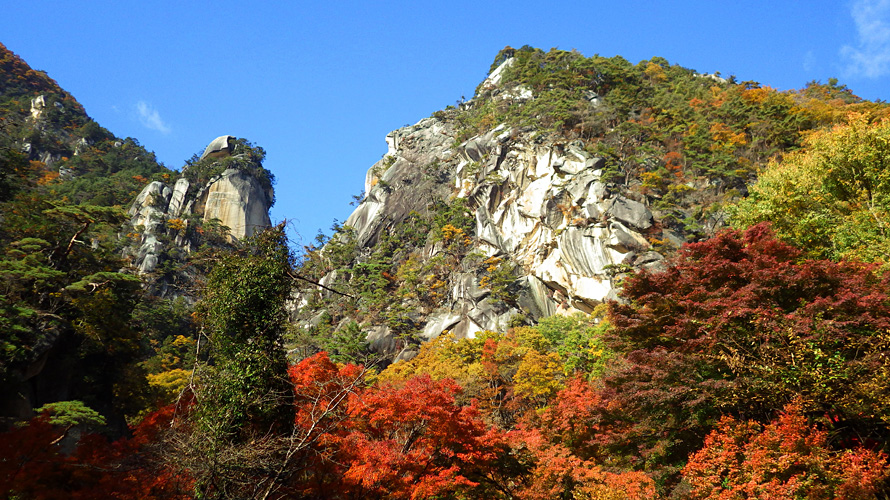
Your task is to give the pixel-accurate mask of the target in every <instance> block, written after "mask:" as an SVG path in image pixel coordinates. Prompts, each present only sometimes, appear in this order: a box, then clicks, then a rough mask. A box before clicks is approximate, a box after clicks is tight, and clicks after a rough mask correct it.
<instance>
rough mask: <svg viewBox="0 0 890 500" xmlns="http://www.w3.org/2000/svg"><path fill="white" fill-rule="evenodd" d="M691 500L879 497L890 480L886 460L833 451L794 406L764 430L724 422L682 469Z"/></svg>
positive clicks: (856, 451)
mask: <svg viewBox="0 0 890 500" xmlns="http://www.w3.org/2000/svg"><path fill="white" fill-rule="evenodd" d="M683 474H684V476H685V478H686V481H687V482H688V483H689V484H690V485H691V487H692V491H691V492H690V497H689V498H691V499H693V500H718V499H730V498H769V499H776V500H781V499H789V500H793V499H797V498H808V499H813V500H821V499H838V500H847V499H848V500H854V499H866V498H875V495H876V493H877V492H878V491H879V488H880V487H881V483H882V482H883V481H884V480H885V479H887V477H888V475H890V469H888V463H887V456H886V455H884V454H883V453H878V452H875V451H871V450H867V449H862V448H859V449H854V450H847V451H840V452H838V451H832V450H830V449H829V447H828V445H827V435H826V432H825V431H823V430H819V429H817V428H815V427H812V426H809V425H807V420H806V418H805V417H804V416H803V415H801V414H800V410H799V408H797V407H796V406H788V407H786V409H785V411H784V412H783V413H782V414H781V415H780V416H779V418H778V419H777V420H776V421H774V422H772V423H770V424H767V425H765V426H763V425H760V424H758V423H756V422H738V421H736V420H734V419H732V418H729V417H726V418H724V419H722V420H721V421H720V423H719V424H718V426H717V429H716V430H714V432H712V433H711V434H710V435H708V437H707V439H706V440H705V446H704V448H703V449H701V450H700V451H699V452H697V453H696V454H695V455H693V456H692V458H691V460H690V461H689V463H688V464H687V465H686V467H685V468H684V469H683Z"/></svg>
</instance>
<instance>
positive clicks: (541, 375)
mask: <svg viewBox="0 0 890 500" xmlns="http://www.w3.org/2000/svg"><path fill="white" fill-rule="evenodd" d="M564 378H565V377H564V374H563V367H562V360H561V359H560V358H559V354H557V353H555V352H548V353H541V352H538V351H536V350H529V351H528V352H527V353H526V354H525V356H523V358H522V361H521V362H520V363H519V367H518V368H517V370H516V375H515V376H514V377H513V381H514V384H515V385H514V390H515V391H516V394H517V395H519V396H524V397H529V398H534V399H543V400H545V401H547V400H550V399H551V398H552V397H554V396H556V393H558V392H559V391H560V390H561V389H562V388H563V380H564Z"/></svg>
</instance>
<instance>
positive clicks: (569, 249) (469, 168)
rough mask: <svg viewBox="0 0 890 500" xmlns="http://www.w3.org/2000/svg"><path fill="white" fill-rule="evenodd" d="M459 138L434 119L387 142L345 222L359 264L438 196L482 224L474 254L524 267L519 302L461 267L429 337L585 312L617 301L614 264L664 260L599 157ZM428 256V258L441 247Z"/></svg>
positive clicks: (557, 146) (379, 331) (425, 329)
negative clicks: (458, 202) (462, 202)
mask: <svg viewBox="0 0 890 500" xmlns="http://www.w3.org/2000/svg"><path fill="white" fill-rule="evenodd" d="M493 75H494V76H495V77H496V76H497V75H496V74H493ZM455 135H456V132H455V130H454V127H453V125H452V124H451V123H449V122H448V121H447V120H445V119H440V118H435V117H433V118H426V119H423V120H421V121H420V122H418V123H417V124H416V125H414V126H410V127H406V128H402V129H399V130H396V131H394V132H392V133H390V134H389V135H387V137H386V141H387V143H388V145H389V151H388V152H387V154H386V155H385V156H384V158H383V159H381V160H380V161H379V162H377V163H376V164H375V165H374V166H372V167H371V169H369V170H368V173H367V175H366V179H365V189H366V193H367V194H366V197H365V199H364V200H363V201H362V203H361V204H360V205H359V206H358V207H357V209H356V210H355V211H354V212H353V213H352V215H351V216H350V217H349V218H348V219H347V221H346V222H345V225H347V226H350V227H352V228H353V229H354V231H355V233H354V234H355V236H354V238H355V242H356V243H357V245H358V247H359V249H358V251H357V252H358V257H357V258H358V261H361V255H362V254H368V253H369V252H370V251H371V249H372V248H373V246H374V245H375V244H376V243H377V242H378V240H379V238H380V236H381V234H382V233H383V232H384V231H388V230H390V229H391V228H393V227H394V226H395V225H396V224H397V223H398V222H399V221H402V220H404V219H405V218H406V217H408V214H409V213H411V212H412V211H418V212H422V211H423V210H424V208H425V207H426V206H427V204H428V203H429V201H430V200H432V199H437V198H438V199H448V198H453V197H459V198H464V199H466V200H467V206H469V207H470V208H471V209H472V210H473V212H474V216H475V220H476V227H475V237H476V239H475V240H474V245H475V251H477V252H480V253H482V254H484V255H485V256H487V257H492V256H497V257H500V258H503V259H508V260H510V261H513V262H515V263H517V264H518V265H519V270H520V271H519V274H520V275H519V276H517V281H516V285H517V288H518V289H519V293H518V298H517V299H516V301H515V303H514V304H512V305H508V304H506V303H505V302H503V301H500V300H496V299H494V298H493V297H492V296H491V291H490V290H489V289H488V288H485V287H483V286H481V285H480V283H479V279H478V275H477V274H476V273H474V272H472V270H469V269H466V270H462V269H456V270H455V272H454V273H453V274H452V280H451V281H450V286H451V289H450V293H449V294H448V296H447V297H446V298H445V300H443V301H442V302H441V307H440V308H439V309H437V310H434V311H430V312H429V313H428V314H426V315H423V314H421V315H420V316H421V317H420V318H418V324H419V327H418V330H419V332H420V333H419V336H420V337H421V338H422V339H423V340H429V339H432V338H435V337H436V336H438V335H440V334H441V333H442V332H443V331H446V330H447V331H449V332H451V333H453V334H454V335H455V336H456V337H458V338H462V337H472V336H474V335H475V334H476V333H477V332H479V331H482V330H504V329H506V328H508V327H509V326H510V324H511V322H512V321H514V319H517V318H522V317H525V318H531V319H537V318H541V317H545V316H549V315H552V314H569V313H573V312H577V311H583V312H590V311H592V310H593V308H594V307H595V306H596V305H597V304H599V303H601V302H602V301H603V300H605V299H607V298H612V297H613V296H614V293H615V283H614V281H613V279H614V274H615V272H616V271H615V270H616V269H618V270H620V269H622V268H624V269H627V267H622V266H630V267H633V266H637V267H640V266H646V267H653V266H657V265H658V264H659V263H660V262H661V260H662V259H663V257H662V255H661V254H659V253H658V252H656V251H654V250H653V249H652V248H651V244H650V242H649V240H650V238H651V237H654V236H657V237H658V238H663V236H662V234H661V230H660V229H657V225H656V221H655V220H654V218H653V215H652V213H651V212H650V210H649V209H648V208H647V207H646V206H645V205H644V204H643V203H641V202H638V201H635V200H632V199H629V198H626V197H624V196H622V195H619V194H618V190H617V189H615V188H614V186H611V185H609V184H608V183H605V182H603V179H602V168H603V166H604V160H603V159H601V158H597V157H594V156H592V155H590V154H589V153H587V152H585V151H584V150H583V149H582V148H581V146H580V145H579V144H571V143H568V144H567V143H559V142H541V141H540V139H539V138H537V137H536V136H535V135H534V134H533V133H528V132H523V131H520V130H515V129H509V128H507V127H505V126H499V127H496V128H494V129H492V130H490V131H488V132H486V133H484V134H482V135H479V136H476V137H472V138H470V139H468V140H466V141H465V142H463V143H462V144H460V145H458V146H455V144H454V138H455ZM423 252H424V254H425V255H426V256H427V257H428V258H433V257H435V256H436V255H438V254H439V253H441V246H436V245H430V244H428V245H427V248H425V249H424V250H423ZM326 278H327V277H326ZM322 281H323V282H325V280H322ZM297 302H299V300H298V301H297ZM366 328H367V331H368V334H369V337H368V338H369V339H370V340H372V344H373V345H374V346H375V347H376V348H377V349H380V350H383V351H389V352H391V354H393V355H395V354H396V353H398V352H399V350H400V347H399V345H398V343H397V342H395V340H394V338H393V335H392V334H391V333H390V332H389V329H388V328H386V327H385V326H383V325H366Z"/></svg>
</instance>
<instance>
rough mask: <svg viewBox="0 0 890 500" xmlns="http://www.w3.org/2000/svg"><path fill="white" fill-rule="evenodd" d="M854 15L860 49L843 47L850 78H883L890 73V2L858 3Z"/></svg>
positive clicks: (866, 0) (870, 0) (865, 0)
mask: <svg viewBox="0 0 890 500" xmlns="http://www.w3.org/2000/svg"><path fill="white" fill-rule="evenodd" d="M850 6H851V7H850V14H851V15H852V17H853V22H854V23H856V32H857V33H856V34H857V38H858V39H857V43H856V46H851V45H844V46H843V47H841V56H842V57H843V58H844V59H845V60H846V63H847V67H846V71H847V73H848V74H849V75H850V76H864V77H867V78H879V77H881V76H884V75H886V74H890V0H855V1H854V2H852V3H851V4H850Z"/></svg>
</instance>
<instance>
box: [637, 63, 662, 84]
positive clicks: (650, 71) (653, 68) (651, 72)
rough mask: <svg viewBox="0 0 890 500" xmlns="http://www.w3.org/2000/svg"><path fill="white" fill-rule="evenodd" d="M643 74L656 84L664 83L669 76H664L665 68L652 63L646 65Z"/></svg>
mask: <svg viewBox="0 0 890 500" xmlns="http://www.w3.org/2000/svg"><path fill="white" fill-rule="evenodd" d="M643 72H644V73H646V76H648V77H649V78H651V79H652V80H653V81H656V82H661V81H664V80H665V79H666V78H667V75H665V74H664V68H662V67H661V66H659V65H658V64H655V63H654V62H652V61H649V64H647V65H646V69H644V70H643Z"/></svg>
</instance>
